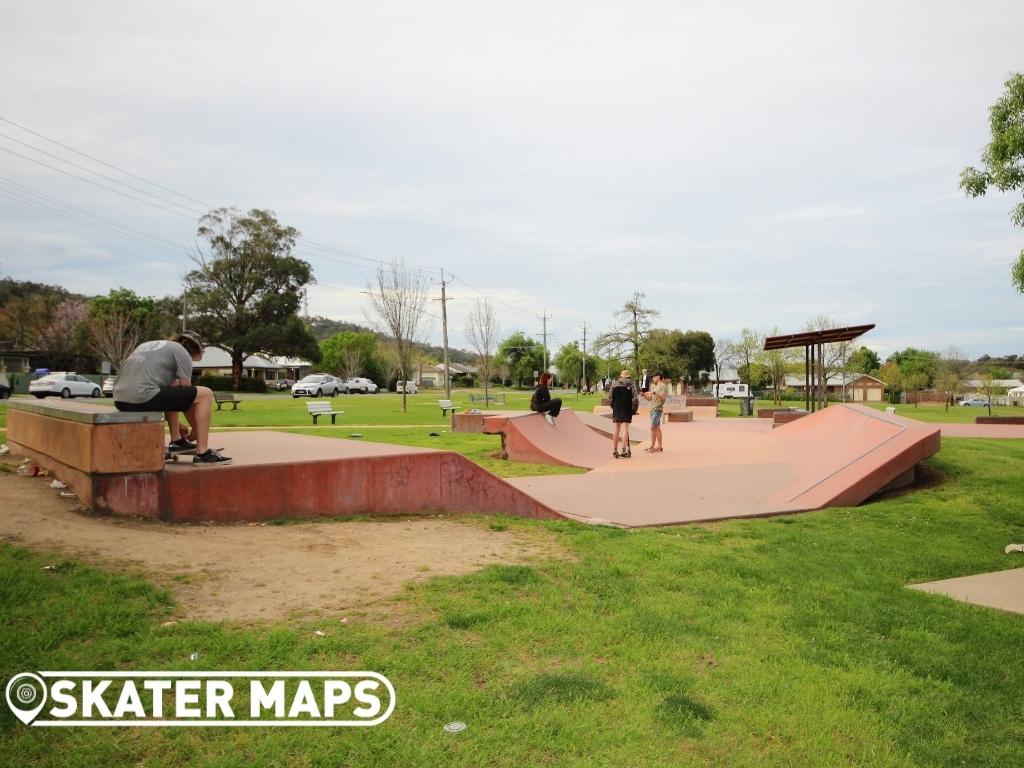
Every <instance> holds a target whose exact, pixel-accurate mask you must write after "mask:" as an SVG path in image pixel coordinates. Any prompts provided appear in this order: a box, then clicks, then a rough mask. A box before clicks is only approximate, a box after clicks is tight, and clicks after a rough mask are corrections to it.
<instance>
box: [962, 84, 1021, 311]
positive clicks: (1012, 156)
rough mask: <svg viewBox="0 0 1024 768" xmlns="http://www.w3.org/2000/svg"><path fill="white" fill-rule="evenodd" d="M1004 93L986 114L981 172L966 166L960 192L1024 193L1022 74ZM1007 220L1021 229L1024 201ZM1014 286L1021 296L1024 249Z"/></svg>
mask: <svg viewBox="0 0 1024 768" xmlns="http://www.w3.org/2000/svg"><path fill="white" fill-rule="evenodd" d="M1005 87H1006V90H1005V91H1004V92H1003V94H1002V95H1001V96H1000V97H999V98H998V99H997V100H996V103H995V104H993V105H992V106H991V107H990V108H989V111H988V114H989V129H990V130H991V132H992V141H990V142H989V144H988V146H986V147H985V149H984V150H982V153H981V169H978V168H973V167H967V168H964V170H963V172H961V174H960V189H962V190H964V192H966V193H967V195H968V196H969V197H981V196H982V195H984V194H985V193H986V192H988V191H989V189H995V190H997V191H999V192H1024V73H1020V72H1018V73H1015V74H1013V75H1011V76H1010V78H1009V79H1008V80H1007V81H1006V83H1005ZM1010 219H1011V220H1012V221H1013V223H1014V224H1015V225H1017V226H1018V227H1024V202H1021V203H1018V204H1017V205H1015V206H1014V207H1013V208H1012V209H1010ZM1010 277H1011V280H1012V282H1013V285H1014V287H1015V288H1016V289H1017V290H1018V291H1020V292H1021V293H1024V250H1021V252H1020V254H1019V255H1018V256H1017V261H1016V262H1015V263H1014V265H1013V267H1012V268H1011V271H1010Z"/></svg>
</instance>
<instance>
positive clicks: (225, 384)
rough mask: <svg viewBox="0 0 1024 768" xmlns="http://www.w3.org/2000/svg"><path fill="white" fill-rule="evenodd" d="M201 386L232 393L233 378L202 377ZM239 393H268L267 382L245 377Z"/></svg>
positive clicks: (200, 378) (200, 379) (239, 386)
mask: <svg viewBox="0 0 1024 768" xmlns="http://www.w3.org/2000/svg"><path fill="white" fill-rule="evenodd" d="M199 386H201V387H209V388H210V389H212V390H213V391H214V392H230V391H232V387H231V377H230V376H200V377H199ZM238 391H239V392H266V391H267V382H266V381H264V380H263V379H256V378H249V377H247V376H243V377H242V380H241V382H240V383H239V385H238Z"/></svg>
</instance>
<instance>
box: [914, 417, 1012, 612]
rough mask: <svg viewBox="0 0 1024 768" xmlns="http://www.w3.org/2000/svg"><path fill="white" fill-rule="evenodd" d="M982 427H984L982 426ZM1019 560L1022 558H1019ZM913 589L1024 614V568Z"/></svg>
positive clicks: (918, 585) (945, 580) (915, 585)
mask: <svg viewBox="0 0 1024 768" xmlns="http://www.w3.org/2000/svg"><path fill="white" fill-rule="evenodd" d="M979 426H982V425H979ZM1018 559H1019V558H1018ZM908 586H909V588H910V589H916V590H918V591H920V592H931V593H932V594H934V595H946V596H947V597H952V598H953V599H954V600H961V601H963V602H965V603H973V604H974V605H985V606H988V607H989V608H998V609H999V610H1001V611H1011V612H1013V613H1024V568H1014V569H1013V570H1010V571H995V572H994V573H979V574H977V575H975V576H961V577H959V578H956V579H943V580H942V581H931V582H928V583H926V584H910V585H908Z"/></svg>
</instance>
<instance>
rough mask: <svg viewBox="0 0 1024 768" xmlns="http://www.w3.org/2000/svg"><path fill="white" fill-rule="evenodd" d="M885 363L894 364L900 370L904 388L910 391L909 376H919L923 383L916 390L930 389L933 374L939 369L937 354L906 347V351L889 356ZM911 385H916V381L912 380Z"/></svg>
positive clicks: (933, 377)
mask: <svg viewBox="0 0 1024 768" xmlns="http://www.w3.org/2000/svg"><path fill="white" fill-rule="evenodd" d="M886 362H889V363H895V364H896V366H897V367H898V368H899V369H900V373H901V374H902V375H903V383H904V387H905V388H906V389H907V390H908V391H911V386H910V383H911V379H910V377H911V376H915V375H916V374H921V375H922V376H923V377H924V378H923V383H922V384H921V385H920V386H919V387H918V389H925V388H926V387H930V386H931V385H932V382H933V381H934V380H935V374H936V373H937V372H938V369H939V354H938V353H937V352H929V351H928V350H925V349H915V348H914V347H907V348H906V349H902V350H899V351H897V352H893V353H892V354H891V355H889V357H888V359H887V360H886ZM912 381H913V383H915V384H916V383H918V379H916V378H915V379H913V380H912Z"/></svg>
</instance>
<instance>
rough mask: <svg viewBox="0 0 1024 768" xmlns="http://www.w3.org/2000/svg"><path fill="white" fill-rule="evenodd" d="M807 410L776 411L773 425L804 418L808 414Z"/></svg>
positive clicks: (773, 415)
mask: <svg viewBox="0 0 1024 768" xmlns="http://www.w3.org/2000/svg"><path fill="white" fill-rule="evenodd" d="M807 415H808V412H807V411H776V412H775V413H773V414H772V426H776V427H778V426H781V425H783V424H789V423H791V422H794V421H796V420H797V419H802V418H803V417H804V416H807Z"/></svg>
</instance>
